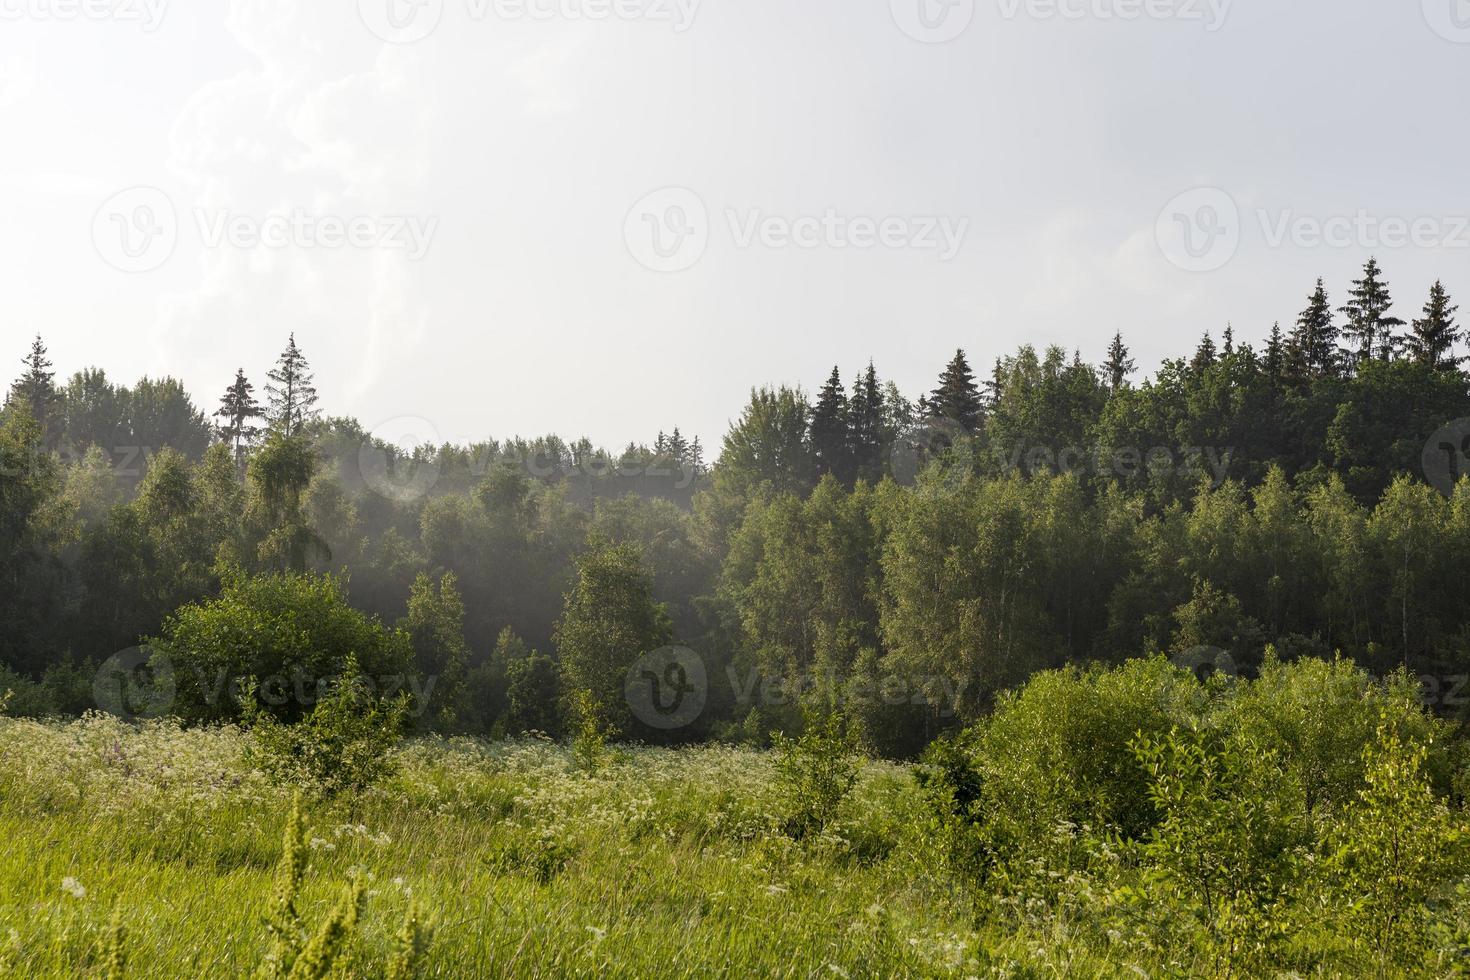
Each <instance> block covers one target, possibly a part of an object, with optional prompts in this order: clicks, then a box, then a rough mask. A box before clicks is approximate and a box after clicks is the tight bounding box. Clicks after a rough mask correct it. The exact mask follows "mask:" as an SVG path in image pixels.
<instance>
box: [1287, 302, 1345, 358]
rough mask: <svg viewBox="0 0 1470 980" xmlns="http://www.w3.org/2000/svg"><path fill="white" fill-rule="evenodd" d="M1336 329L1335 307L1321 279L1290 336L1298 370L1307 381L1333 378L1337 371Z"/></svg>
mask: <svg viewBox="0 0 1470 980" xmlns="http://www.w3.org/2000/svg"><path fill="white" fill-rule="evenodd" d="M1337 337H1338V331H1337V326H1336V325H1335V324H1334V323H1333V322H1332V304H1331V303H1330V302H1329V301H1328V299H1327V287H1326V285H1325V284H1324V283H1323V282H1322V280H1321V279H1318V280H1317V288H1316V290H1315V291H1314V292H1313V293H1312V295H1311V297H1310V298H1309V299H1308V300H1307V308H1306V309H1305V310H1302V312H1301V315H1300V316H1298V317H1297V321H1296V329H1295V330H1294V331H1293V332H1292V335H1291V346H1292V348H1293V349H1294V351H1295V353H1296V355H1297V357H1296V360H1297V361H1298V362H1299V363H1298V365H1297V368H1298V370H1299V371H1300V373H1302V374H1303V375H1304V376H1305V377H1307V378H1321V377H1332V376H1334V375H1336V374H1337V370H1338V363H1339V362H1338V349H1337Z"/></svg>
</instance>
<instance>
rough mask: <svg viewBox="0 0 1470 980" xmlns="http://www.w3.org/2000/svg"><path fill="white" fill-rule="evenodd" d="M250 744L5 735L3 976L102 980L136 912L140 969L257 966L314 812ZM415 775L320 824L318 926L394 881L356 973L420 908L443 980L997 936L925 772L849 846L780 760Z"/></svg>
mask: <svg viewBox="0 0 1470 980" xmlns="http://www.w3.org/2000/svg"><path fill="white" fill-rule="evenodd" d="M244 746H245V736H244V735H242V734H241V733H239V732H238V731H235V730H232V729H226V730H214V731H180V730H179V729H177V728H175V727H172V726H170V725H163V724H158V725H150V726H147V727H144V728H133V727H130V726H127V725H124V724H121V723H119V722H116V721H113V720H111V719H104V718H98V717H93V718H89V719H86V720H84V721H80V722H74V723H69V724H41V723H35V722H28V721H21V720H10V719H0V840H3V841H4V848H3V851H0V962H7V961H8V962H9V963H10V964H11V968H12V969H14V971H15V972H16V975H19V976H28V977H29V976H42V977H47V976H57V977H62V976H65V977H72V976H79V975H80V976H87V975H95V976H102V975H104V969H105V963H106V944H105V938H106V935H107V929H108V925H109V922H110V919H111V917H112V915H113V910H114V908H116V909H117V910H118V912H119V915H120V919H121V922H122V924H123V926H124V928H125V929H126V935H127V938H126V944H125V949H126V953H127V958H128V964H127V970H128V975H129V976H136V977H190V978H195V977H205V976H207V977H228V976H239V975H245V974H249V973H251V972H253V971H254V970H255V969H256V967H257V966H258V964H259V962H260V961H261V959H262V957H263V956H264V954H265V952H266V950H267V948H268V947H267V936H266V932H265V929H264V927H263V925H262V918H263V916H264V915H265V912H266V908H267V902H268V900H269V898H270V895H271V892H272V887H273V872H274V867H275V864H276V862H277V861H278V859H279V857H280V853H281V846H282V845H281V840H282V834H283V828H284V826H285V821H286V818H287V814H288V813H289V811H290V806H291V799H290V797H289V795H288V793H287V792H286V791H285V790H282V789H279V788H276V787H273V786H271V785H269V784H268V783H266V782H265V781H264V780H263V778H262V777H260V776H259V775H258V774H256V773H254V772H252V771H251V769H250V768H249V767H248V765H247V764H246V761H245V759H244V755H243V750H244ZM401 762H402V768H401V772H400V774H399V775H398V776H397V777H395V778H394V779H393V780H392V781H391V782H390V783H388V784H386V785H384V786H382V787H380V788H378V789H375V790H373V791H371V792H369V793H368V794H366V795H364V796H362V797H359V798H355V799H353V800H350V801H345V800H344V801H338V802H334V803H318V804H314V805H308V806H307V808H306V809H307V819H308V821H309V827H308V830H307V836H308V838H309V839H311V840H312V843H313V849H312V851H311V856H312V859H311V864H310V867H309V869H308V872H307V878H306V887H305V890H304V901H303V903H302V911H303V914H304V916H305V918H306V920H307V921H308V922H318V921H320V920H321V918H322V917H324V916H325V915H326V914H327V911H328V909H329V908H330V907H331V905H332V904H333V903H335V902H336V901H337V900H338V898H339V897H340V895H341V893H342V889H343V886H344V883H345V882H347V881H349V880H350V878H351V877H352V876H353V875H364V876H366V878H367V880H368V882H369V886H368V887H369V899H368V903H367V909H366V912H365V914H364V917H363V923H362V940H361V942H360V943H359V944H357V945H356V946H355V947H354V952H353V960H352V963H351V964H350V969H349V971H348V973H347V975H353V976H377V975H381V972H382V964H383V963H385V962H386V960H387V958H388V955H389V952H390V950H391V944H392V939H393V936H394V935H395V934H396V933H397V931H398V929H399V928H400V926H401V924H402V921H403V917H404V915H405V914H406V911H407V909H408V905H409V902H410V898H412V899H415V900H417V902H418V904H419V906H420V908H421V909H422V910H423V912H424V913H425V915H426V916H428V917H430V918H431V919H432V920H433V922H434V926H435V932H434V937H433V942H432V945H431V947H430V950H429V955H428V957H427V961H426V963H425V964H424V970H423V973H424V975H427V976H441V977H478V976H512V977H550V976H566V975H580V976H630V977H631V976H637V977H708V976H731V977H735V976H752V975H761V976H777V977H815V976H824V977H831V976H853V977H857V976H874V975H911V976H950V975H955V976H963V975H968V974H971V973H974V972H977V967H978V963H977V960H976V957H977V955H978V949H979V948H980V946H981V945H982V944H981V941H980V937H979V936H977V935H975V934H974V933H973V932H972V931H971V924H972V921H973V919H972V916H971V915H970V914H969V912H968V911H967V909H968V905H967V903H966V900H965V898H964V895H963V892H962V890H960V889H959V888H958V887H957V885H956V884H955V883H954V882H950V881H947V880H946V879H945V878H944V877H943V876H942V875H938V874H935V873H933V871H932V866H926V864H928V862H926V861H925V860H924V859H923V857H922V855H921V853H920V852H921V848H920V847H919V846H918V844H917V843H916V841H917V840H918V837H919V835H918V833H917V828H918V826H919V824H920V822H921V820H922V817H921V815H920V814H919V813H918V811H917V810H916V805H917V804H916V799H915V795H914V794H913V793H912V792H911V788H910V786H909V783H910V779H911V777H910V775H909V773H908V772H907V771H906V770H905V769H903V768H901V767H897V766H892V765H886V764H877V763H873V764H869V765H868V766H867V767H866V768H865V770H864V772H863V774H862V779H861V781H860V783H859V786H858V788H857V790H856V791H855V792H854V794H853V796H851V797H850V798H849V799H848V800H847V801H846V802H845V803H844V804H843V807H842V810H841V812H840V813H839V814H837V815H836V820H835V822H834V823H833V824H832V825H831V827H830V829H829V832H828V833H827V834H826V835H824V836H823V837H821V838H819V839H816V840H810V841H805V842H802V843H800V844H797V843H796V842H793V841H790V840H788V839H786V838H785V837H783V836H781V835H780V834H779V833H777V832H776V831H775V829H774V828H775V825H776V824H777V823H778V822H779V817H780V801H779V800H777V799H776V798H775V797H774V795H773V784H772V778H773V772H774V768H773V760H772V759H771V757H770V756H768V755H766V754H762V753H757V752H750V751H743V750H734V749H729V748H720V747H706V748H695V749H685V750H678V751H673V750H660V749H648V748H633V749H620V750H618V751H617V752H615V753H614V754H613V757H612V759H611V761H610V762H609V763H608V764H607V765H606V766H604V767H603V768H601V769H600V770H599V771H597V772H595V773H585V772H582V771H579V770H578V769H577V768H576V766H575V763H574V762H573V760H572V757H571V755H570V753H569V752H568V751H567V750H565V749H563V748H560V747H558V746H553V745H549V744H546V743H539V742H518V743H501V744H493V745H492V744H487V743H481V742H474V741H468V740H464V741H452V742H444V741H424V742H416V743H413V744H411V745H409V746H407V747H406V748H405V749H404V750H403V751H402V752H401ZM68 879H72V880H74V881H75V883H76V884H77V885H80V887H81V888H82V889H85V894H84V895H81V896H80V897H78V896H77V895H74V894H73V893H72V892H70V891H68V890H66V889H64V888H63V882H64V881H67V880H68ZM1017 952H1018V954H1019V955H1022V956H1026V955H1028V954H1026V952H1025V950H1024V949H1019V948H1018V950H1017ZM1046 955H1047V954H1045V953H1044V952H1043V953H1042V956H1043V958H1045V957H1046ZM1047 972H1051V971H1047Z"/></svg>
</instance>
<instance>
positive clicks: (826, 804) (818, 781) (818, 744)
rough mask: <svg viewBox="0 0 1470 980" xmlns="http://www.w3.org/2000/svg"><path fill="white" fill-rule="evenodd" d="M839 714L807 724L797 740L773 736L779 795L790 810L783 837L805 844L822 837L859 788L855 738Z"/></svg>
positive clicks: (775, 734)
mask: <svg viewBox="0 0 1470 980" xmlns="http://www.w3.org/2000/svg"><path fill="white" fill-rule="evenodd" d="M845 729H846V726H845V725H844V722H843V719H842V717H841V716H840V715H838V714H837V713H836V712H833V713H831V714H828V715H827V716H826V717H824V718H821V719H817V718H808V720H807V729H806V731H805V732H803V733H802V734H801V736H800V737H799V738H794V739H793V738H788V737H787V736H785V735H783V734H781V733H780V732H773V733H772V734H771V741H772V744H773V745H774V746H775V749H776V752H777V759H776V773H777V776H778V780H777V792H778V793H779V794H780V796H781V799H782V802H783V803H784V805H785V807H786V815H785V819H784V821H783V830H784V831H785V833H787V834H789V835H790V836H792V837H794V838H796V839H797V840H801V839H802V838H804V837H807V836H808V835H811V834H820V833H821V832H822V831H823V830H825V829H826V828H827V825H828V824H829V823H830V822H831V821H832V820H833V818H834V817H836V815H837V808H838V806H840V805H841V803H842V801H843V800H844V799H846V797H847V794H848V793H850V792H851V791H852V787H853V785H854V784H856V782H857V775H858V759H857V756H856V753H855V747H854V743H853V740H852V738H851V737H850V735H849V734H848V732H847V731H846V730H845Z"/></svg>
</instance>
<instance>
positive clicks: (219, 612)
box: [150, 573, 413, 724]
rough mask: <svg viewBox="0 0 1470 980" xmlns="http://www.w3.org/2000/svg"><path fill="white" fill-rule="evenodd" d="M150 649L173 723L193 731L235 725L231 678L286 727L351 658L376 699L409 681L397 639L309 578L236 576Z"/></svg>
mask: <svg viewBox="0 0 1470 980" xmlns="http://www.w3.org/2000/svg"><path fill="white" fill-rule="evenodd" d="M150 643H151V645H152V646H153V648H154V650H155V654H154V655H155V657H162V658H164V662H166V663H168V664H170V665H171V667H172V670H173V675H174V677H175V679H176V682H177V687H178V694H177V701H176V707H175V710H176V713H177V714H178V715H179V716H180V717H183V718H186V719H190V720H198V721H224V720H231V719H234V718H235V717H237V716H238V713H239V704H238V702H237V701H236V700H235V699H234V698H232V697H230V696H229V688H230V686H231V684H232V683H233V682H235V681H237V679H239V678H245V677H253V678H255V679H256V681H257V683H258V685H259V689H258V691H257V692H256V693H257V700H258V701H259V702H260V703H261V706H262V707H263V708H264V710H265V711H267V712H269V713H270V714H271V715H273V716H275V717H276V718H277V719H278V720H280V721H282V722H284V723H288V724H289V723H291V722H294V721H297V720H299V719H300V718H301V717H303V716H304V715H305V714H306V712H307V710H308V709H309V707H310V705H311V702H312V700H313V699H314V696H315V693H316V691H317V690H318V688H319V686H320V685H321V683H322V682H323V681H326V680H329V679H331V678H335V677H338V676H340V675H342V674H343V673H344V672H345V671H346V669H347V664H348V660H349V657H354V656H355V658H356V662H357V664H358V665H359V666H360V669H361V670H362V672H363V673H365V674H366V676H367V678H368V679H369V680H370V681H371V682H372V683H373V684H374V685H376V686H377V687H378V688H379V689H394V688H396V689H398V690H403V689H404V688H406V687H407V686H408V681H409V678H410V674H411V671H412V656H413V654H412V649H411V646H410V643H409V640H408V637H407V636H406V635H404V633H403V632H401V631H399V630H389V629H385V628H384V627H383V625H382V623H381V622H379V621H378V620H377V619H375V618H372V617H369V616H366V615H364V614H362V613H361V612H359V611H357V610H356V609H353V608H352V607H351V606H350V605H348V602H347V594H346V590H345V588H344V585H343V583H342V581H341V580H340V579H337V578H334V577H332V576H325V575H313V574H309V573H308V574H293V573H283V574H269V575H257V576H247V575H242V574H234V575H232V576H231V577H230V578H229V580H228V581H226V583H225V586H224V589H223V591H222V592H221V594H220V596H219V598H217V599H212V600H209V601H207V602H200V603H194V604H191V605H188V606H185V607H183V608H182V609H180V610H178V612H176V613H174V614H173V615H172V616H170V617H169V619H168V620H167V622H166V623H165V624H164V629H163V634H162V636H160V637H159V638H158V639H155V640H152V641H150Z"/></svg>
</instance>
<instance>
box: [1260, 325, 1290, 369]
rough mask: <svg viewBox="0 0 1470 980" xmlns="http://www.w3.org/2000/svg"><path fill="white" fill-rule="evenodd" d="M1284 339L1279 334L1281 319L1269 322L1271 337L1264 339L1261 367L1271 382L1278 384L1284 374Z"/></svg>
mask: <svg viewBox="0 0 1470 980" xmlns="http://www.w3.org/2000/svg"><path fill="white" fill-rule="evenodd" d="M1286 355H1287V350H1286V341H1285V339H1283V337H1282V335H1281V321H1280V320H1277V321H1276V322H1275V323H1273V324H1271V339H1270V340H1268V341H1266V356H1265V358H1264V360H1262V362H1261V367H1262V368H1264V369H1265V371H1266V377H1268V378H1270V379H1271V383H1272V384H1280V383H1281V379H1282V378H1283V377H1285V375H1286Z"/></svg>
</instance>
